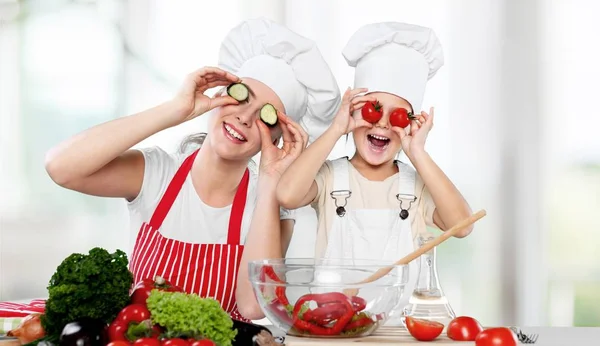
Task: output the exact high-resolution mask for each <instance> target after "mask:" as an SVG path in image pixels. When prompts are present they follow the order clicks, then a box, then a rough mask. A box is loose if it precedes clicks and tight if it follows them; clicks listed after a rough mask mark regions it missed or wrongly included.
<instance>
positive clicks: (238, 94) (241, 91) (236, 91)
mask: <svg viewBox="0 0 600 346" xmlns="http://www.w3.org/2000/svg"><path fill="white" fill-rule="evenodd" d="M227 94H228V95H229V96H231V97H233V98H234V99H236V100H237V101H239V102H242V101H246V100H247V99H248V94H249V92H248V87H247V86H246V85H245V84H243V83H233V84H231V85H230V86H228V87H227Z"/></svg>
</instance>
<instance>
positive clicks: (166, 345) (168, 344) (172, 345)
mask: <svg viewBox="0 0 600 346" xmlns="http://www.w3.org/2000/svg"><path fill="white" fill-rule="evenodd" d="M161 345H162V346H190V344H189V343H188V342H187V341H186V340H183V339H180V338H174V339H165V340H163V341H162V343H161Z"/></svg>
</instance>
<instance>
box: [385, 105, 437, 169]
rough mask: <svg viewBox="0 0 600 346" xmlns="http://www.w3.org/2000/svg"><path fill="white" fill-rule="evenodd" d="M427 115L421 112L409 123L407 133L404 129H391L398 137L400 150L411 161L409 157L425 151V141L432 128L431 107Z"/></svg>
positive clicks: (395, 127)
mask: <svg viewBox="0 0 600 346" xmlns="http://www.w3.org/2000/svg"><path fill="white" fill-rule="evenodd" d="M429 113H430V114H427V112H425V111H422V112H421V115H419V116H417V117H416V119H414V120H413V121H411V123H410V132H409V133H407V132H406V129H403V128H400V127H397V126H394V127H392V130H394V132H396V133H397V134H398V136H400V140H401V141H402V150H403V151H404V153H406V156H408V158H409V159H411V160H412V158H411V156H413V155H414V154H417V153H419V152H424V151H425V140H426V139H427V135H428V134H429V131H431V128H432V127H433V107H431V108H430V110H429Z"/></svg>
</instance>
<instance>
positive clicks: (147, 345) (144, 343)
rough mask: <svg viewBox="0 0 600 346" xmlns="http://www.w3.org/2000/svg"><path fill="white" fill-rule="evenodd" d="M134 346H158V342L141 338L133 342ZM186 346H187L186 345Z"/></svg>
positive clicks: (153, 339)
mask: <svg viewBox="0 0 600 346" xmlns="http://www.w3.org/2000/svg"><path fill="white" fill-rule="evenodd" d="M133 345H134V346H160V341H158V339H156V338H141V339H137V340H136V341H134V342H133ZM186 346H187V344H186Z"/></svg>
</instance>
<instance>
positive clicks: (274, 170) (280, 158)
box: [256, 111, 308, 180]
mask: <svg viewBox="0 0 600 346" xmlns="http://www.w3.org/2000/svg"><path fill="white" fill-rule="evenodd" d="M277 117H278V118H279V124H280V126H281V131H282V132H283V134H282V137H283V146H282V148H279V147H277V145H276V143H278V141H277V142H275V143H273V139H272V138H271V131H269V128H268V127H267V125H265V123H263V122H262V121H261V120H260V119H257V120H256V124H257V125H258V130H259V131H260V139H261V142H262V147H261V152H260V168H259V169H260V174H261V175H262V174H264V175H267V176H269V177H272V178H275V179H277V180H279V178H281V176H282V175H283V172H285V170H286V169H287V168H288V167H289V166H290V165H291V164H292V162H294V160H296V159H297V158H298V156H300V154H301V153H302V151H304V149H305V148H306V145H307V144H308V134H307V133H306V131H304V129H303V128H302V126H300V125H298V124H297V123H296V122H294V121H293V120H292V119H290V118H289V117H288V116H287V115H285V114H283V113H282V112H279V111H277Z"/></svg>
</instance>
